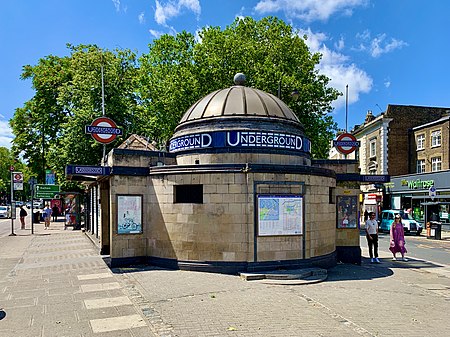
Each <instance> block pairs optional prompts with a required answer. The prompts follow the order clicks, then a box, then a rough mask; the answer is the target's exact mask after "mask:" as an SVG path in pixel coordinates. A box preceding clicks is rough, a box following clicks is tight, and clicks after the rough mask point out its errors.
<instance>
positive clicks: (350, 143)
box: [333, 133, 360, 155]
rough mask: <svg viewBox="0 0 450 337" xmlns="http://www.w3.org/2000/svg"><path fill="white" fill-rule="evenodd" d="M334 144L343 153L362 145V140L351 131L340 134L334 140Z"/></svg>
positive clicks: (348, 152) (350, 151)
mask: <svg viewBox="0 0 450 337" xmlns="http://www.w3.org/2000/svg"><path fill="white" fill-rule="evenodd" d="M333 146H335V147H336V150H338V151H339V152H340V153H342V154H345V155H347V154H350V153H352V152H353V151H355V150H356V148H357V147H359V146H360V142H359V141H357V140H356V137H355V136H353V135H352V134H351V133H343V134H340V135H339V136H338V137H337V139H336V140H333Z"/></svg>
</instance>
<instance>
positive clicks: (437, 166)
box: [431, 157, 442, 172]
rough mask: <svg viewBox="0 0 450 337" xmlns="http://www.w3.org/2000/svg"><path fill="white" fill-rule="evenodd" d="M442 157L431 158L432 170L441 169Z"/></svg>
mask: <svg viewBox="0 0 450 337" xmlns="http://www.w3.org/2000/svg"><path fill="white" fill-rule="evenodd" d="M441 163H442V162H441V157H433V158H431V171H432V172H436V171H440V170H441Z"/></svg>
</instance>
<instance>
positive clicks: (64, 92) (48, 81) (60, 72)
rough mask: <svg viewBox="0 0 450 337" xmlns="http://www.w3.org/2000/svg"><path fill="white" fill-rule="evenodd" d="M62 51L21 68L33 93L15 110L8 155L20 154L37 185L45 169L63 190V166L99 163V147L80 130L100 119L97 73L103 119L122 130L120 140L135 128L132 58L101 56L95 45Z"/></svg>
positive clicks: (121, 54) (120, 53)
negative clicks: (65, 52) (11, 150)
mask: <svg viewBox="0 0 450 337" xmlns="http://www.w3.org/2000/svg"><path fill="white" fill-rule="evenodd" d="M68 49H69V51H70V55H69V56H66V57H56V56H52V55H50V56H47V57H45V58H43V59H40V60H39V62H38V64H37V65H35V66H30V65H27V66H25V67H24V70H23V73H22V78H23V79H31V81H32V84H33V88H34V90H35V91H36V93H35V95H34V97H33V98H32V99H31V100H30V101H28V102H26V103H25V104H24V106H23V107H21V108H18V109H16V112H15V115H14V117H13V119H12V120H11V122H10V124H11V127H12V129H13V133H14V135H15V136H16V137H15V139H14V141H13V151H14V152H15V153H16V154H19V153H21V154H22V156H23V157H24V159H25V160H26V161H27V162H28V163H29V166H30V168H31V169H32V170H33V172H36V173H38V174H39V177H40V181H41V183H43V182H44V177H45V169H52V170H53V171H55V172H56V173H57V177H59V183H60V184H63V185H65V184H66V185H67V184H68V183H67V182H66V181H65V180H64V168H65V166H66V165H67V164H86V165H97V164H99V161H100V159H101V157H102V151H103V149H102V145H101V144H99V143H97V142H95V141H94V140H93V139H92V138H91V137H90V136H88V135H85V133H84V129H85V126H86V125H89V124H90V123H91V122H92V121H93V120H94V119H95V118H96V117H100V116H101V115H102V110H103V109H102V75H101V73H102V68H103V73H104V75H103V78H104V93H105V94H104V101H105V111H106V116H108V117H110V118H112V119H113V120H115V121H116V123H118V125H120V126H121V127H123V129H124V136H123V138H124V137H127V136H128V135H129V134H130V133H134V132H135V127H136V125H139V121H137V117H136V114H137V111H138V109H137V108H136V105H137V99H136V97H135V94H134V92H135V87H134V86H135V79H136V71H137V63H136V56H135V54H134V53H132V52H131V51H129V50H116V51H114V52H111V51H104V50H101V49H100V48H98V47H97V46H95V45H79V46H72V45H68ZM123 138H122V139H123ZM119 140H120V139H119ZM112 146H113V145H108V146H107V148H108V150H109V149H111V148H112ZM61 178H62V179H61ZM63 187H66V188H69V186H63ZM72 187H73V186H72Z"/></svg>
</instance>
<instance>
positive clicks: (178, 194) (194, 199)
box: [173, 185, 203, 204]
mask: <svg viewBox="0 0 450 337" xmlns="http://www.w3.org/2000/svg"><path fill="white" fill-rule="evenodd" d="M173 194H174V196H173V198H174V203H176V204H203V185H175V186H174V193H173Z"/></svg>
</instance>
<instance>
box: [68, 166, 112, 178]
mask: <svg viewBox="0 0 450 337" xmlns="http://www.w3.org/2000/svg"><path fill="white" fill-rule="evenodd" d="M110 172H111V168H110V167H109V166H87V165H67V166H66V174H70V175H80V176H83V175H87V176H108V175H109V174H110Z"/></svg>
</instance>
